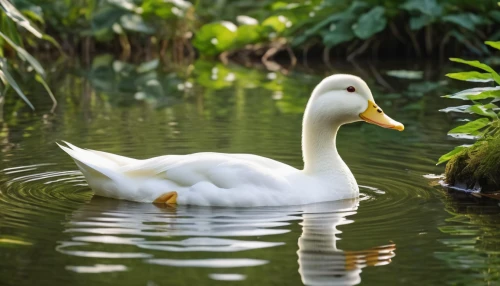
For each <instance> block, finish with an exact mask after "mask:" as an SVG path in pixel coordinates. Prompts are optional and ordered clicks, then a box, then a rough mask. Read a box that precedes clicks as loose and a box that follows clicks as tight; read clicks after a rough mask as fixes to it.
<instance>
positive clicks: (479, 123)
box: [448, 118, 491, 134]
mask: <svg viewBox="0 0 500 286" xmlns="http://www.w3.org/2000/svg"><path fill="white" fill-rule="evenodd" d="M490 123H491V122H490V120H489V119H488V118H479V119H476V120H474V121H471V122H468V123H466V124H464V125H460V126H457V127H455V128H453V129H451V130H450V131H449V132H448V134H472V133H474V132H475V131H478V130H480V129H482V128H484V127H486V126H488V125H489V124H490Z"/></svg>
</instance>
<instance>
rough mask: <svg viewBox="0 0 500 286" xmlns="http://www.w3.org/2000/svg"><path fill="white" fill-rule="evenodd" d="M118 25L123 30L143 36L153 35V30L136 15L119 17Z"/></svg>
mask: <svg viewBox="0 0 500 286" xmlns="http://www.w3.org/2000/svg"><path fill="white" fill-rule="evenodd" d="M120 24H121V26H122V27H123V28H124V29H125V30H129V31H132V32H139V33H145V34H153V33H154V32H155V30H154V29H153V28H152V27H151V26H149V25H148V24H147V23H146V22H145V21H144V19H143V18H142V17H141V16H140V15H137V14H125V15H123V16H121V17H120Z"/></svg>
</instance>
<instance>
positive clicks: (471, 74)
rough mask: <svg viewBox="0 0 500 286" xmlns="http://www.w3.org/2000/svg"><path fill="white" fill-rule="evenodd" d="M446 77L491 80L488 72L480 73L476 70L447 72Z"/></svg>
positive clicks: (466, 79) (476, 80)
mask: <svg viewBox="0 0 500 286" xmlns="http://www.w3.org/2000/svg"><path fill="white" fill-rule="evenodd" d="M446 76H447V77H449V78H452V79H458V80H463V81H472V82H490V81H493V77H492V76H491V74H490V73H480V72H476V71H470V72H456V73H448V74H446Z"/></svg>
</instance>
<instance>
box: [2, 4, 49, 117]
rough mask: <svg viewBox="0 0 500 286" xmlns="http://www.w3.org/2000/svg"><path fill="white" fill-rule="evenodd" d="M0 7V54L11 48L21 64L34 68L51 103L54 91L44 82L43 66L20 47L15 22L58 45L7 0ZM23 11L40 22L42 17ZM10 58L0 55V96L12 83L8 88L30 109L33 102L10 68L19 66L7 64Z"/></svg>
mask: <svg viewBox="0 0 500 286" xmlns="http://www.w3.org/2000/svg"><path fill="white" fill-rule="evenodd" d="M0 8H2V11H1V12H0V23H1V26H2V27H3V29H2V31H3V32H0V40H2V41H0V55H4V50H6V49H12V50H13V51H14V52H15V54H16V55H17V56H18V58H19V59H20V60H21V61H22V62H23V63H24V65H25V66H28V67H30V68H31V69H33V70H34V71H35V76H34V78H35V80H36V81H38V82H39V83H40V84H41V85H42V86H43V87H44V88H45V89H46V90H47V93H48V94H49V96H50V97H51V98H52V99H53V100H54V104H55V98H54V95H53V94H52V91H51V90H50V88H49V86H48V85H47V83H46V82H45V75H46V74H45V70H44V69H43V67H42V65H41V64H40V63H39V62H38V60H37V59H36V58H35V57H33V56H32V55H31V54H30V53H28V52H27V51H26V50H25V49H24V48H23V45H24V42H25V40H24V39H23V37H22V36H21V33H20V32H19V31H18V30H17V27H16V24H17V25H19V26H20V27H22V28H24V29H26V30H27V31H28V32H29V33H30V35H32V36H34V37H36V38H38V39H45V40H48V41H50V42H52V43H55V44H56V47H58V48H59V45H58V44H57V43H56V41H55V40H54V39H53V38H52V37H50V36H48V35H45V34H43V33H42V32H40V31H39V30H38V29H37V28H36V27H35V26H34V25H33V24H32V23H31V22H30V21H29V20H28V19H27V18H26V17H25V16H24V15H23V14H22V13H21V12H19V10H17V9H16V7H15V6H13V5H12V4H11V3H10V2H9V1H7V0H0ZM27 14H28V15H31V17H32V18H36V19H38V20H39V21H41V22H43V18H41V17H39V16H38V15H37V14H36V13H34V12H32V11H31V13H30V12H28V13H27ZM7 27H8V28H7ZM11 61H12V62H15V60H14V59H9V58H7V57H5V58H0V79H1V81H0V96H5V94H6V91H7V90H8V89H9V87H12V89H13V90H14V91H15V92H16V93H17V94H18V95H19V97H21V98H22V99H23V100H24V101H25V102H26V104H28V106H29V107H31V108H32V109H34V107H33V105H32V104H31V102H30V101H29V99H28V98H27V97H26V95H25V94H24V93H23V91H22V89H21V87H20V86H19V84H18V83H17V81H16V79H15V77H14V76H13V75H12V73H11V71H10V70H14V71H15V72H16V73H17V72H20V71H23V69H22V67H20V66H19V65H17V64H11Z"/></svg>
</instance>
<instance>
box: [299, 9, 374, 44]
mask: <svg viewBox="0 0 500 286" xmlns="http://www.w3.org/2000/svg"><path fill="white" fill-rule="evenodd" d="M367 7H369V5H368V3H365V2H361V1H354V2H352V4H351V6H349V8H347V9H346V10H345V11H342V12H340V13H335V14H332V15H330V16H328V17H327V18H326V19H324V20H322V21H321V22H319V23H318V24H316V25H314V26H313V27H312V28H311V29H308V30H306V31H305V34H306V35H308V36H311V35H316V34H317V33H319V31H320V30H321V29H323V28H324V27H326V26H328V24H331V23H338V22H354V21H355V20H356V19H357V17H358V14H359V13H361V12H362V11H364V10H366V8H367Z"/></svg>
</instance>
